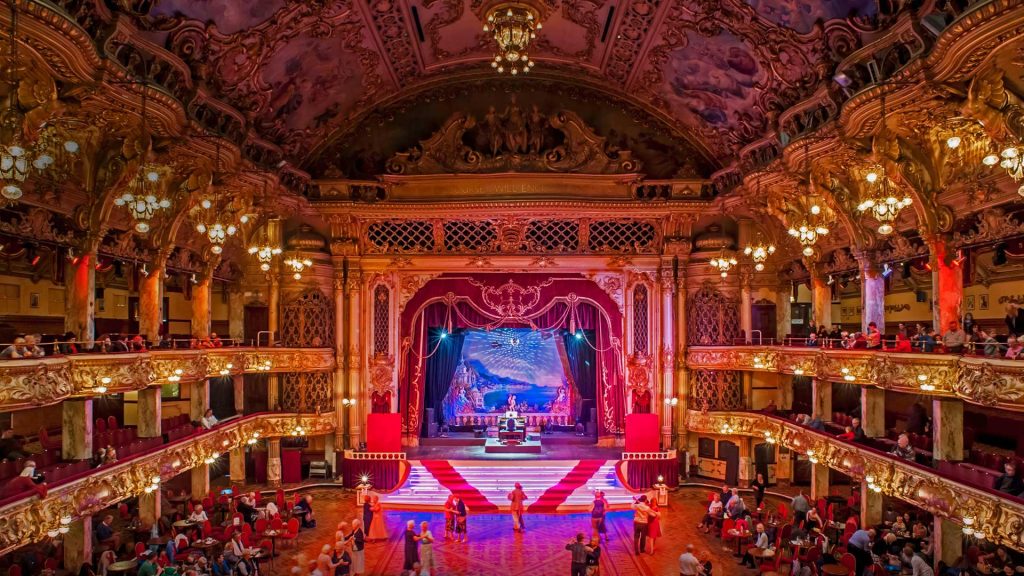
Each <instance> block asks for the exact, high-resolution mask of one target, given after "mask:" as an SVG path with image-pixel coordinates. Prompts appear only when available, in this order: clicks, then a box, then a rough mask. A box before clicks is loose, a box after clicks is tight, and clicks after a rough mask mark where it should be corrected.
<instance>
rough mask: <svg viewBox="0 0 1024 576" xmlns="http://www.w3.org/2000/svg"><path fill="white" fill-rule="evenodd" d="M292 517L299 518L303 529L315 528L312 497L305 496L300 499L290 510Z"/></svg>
mask: <svg viewBox="0 0 1024 576" xmlns="http://www.w3.org/2000/svg"><path fill="white" fill-rule="evenodd" d="M292 515H293V516H297V517H298V518H299V520H300V521H301V522H302V527H303V528H316V518H314V516H313V497H312V496H310V495H309V494H306V495H305V496H303V497H302V498H300V499H299V501H298V502H296V503H295V507H294V508H292Z"/></svg>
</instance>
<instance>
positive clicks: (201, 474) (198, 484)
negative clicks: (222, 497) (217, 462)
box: [189, 464, 210, 500]
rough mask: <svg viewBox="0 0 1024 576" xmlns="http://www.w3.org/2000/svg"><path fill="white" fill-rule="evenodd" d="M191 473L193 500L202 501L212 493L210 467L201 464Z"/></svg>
mask: <svg viewBox="0 0 1024 576" xmlns="http://www.w3.org/2000/svg"><path fill="white" fill-rule="evenodd" d="M189 472H190V473H191V474H192V498H193V499H194V500H202V499H203V498H204V497H206V495H207V494H209V493H210V465H209V464H199V465H198V466H196V467H195V468H193V469H192V470H190V471H189Z"/></svg>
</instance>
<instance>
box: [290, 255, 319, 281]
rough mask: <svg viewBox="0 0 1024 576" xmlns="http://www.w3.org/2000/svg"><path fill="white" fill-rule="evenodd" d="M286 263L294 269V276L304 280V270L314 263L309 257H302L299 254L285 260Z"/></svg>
mask: <svg viewBox="0 0 1024 576" xmlns="http://www.w3.org/2000/svg"><path fill="white" fill-rule="evenodd" d="M284 265H285V266H288V267H289V268H291V269H292V278H295V279H296V280H302V271H303V270H305V269H306V268H309V267H310V266H312V265H313V261H312V260H310V259H309V258H300V257H299V255H298V254H296V255H295V256H293V257H292V258H289V259H287V260H285V261H284Z"/></svg>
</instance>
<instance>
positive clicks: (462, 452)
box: [404, 432, 622, 460]
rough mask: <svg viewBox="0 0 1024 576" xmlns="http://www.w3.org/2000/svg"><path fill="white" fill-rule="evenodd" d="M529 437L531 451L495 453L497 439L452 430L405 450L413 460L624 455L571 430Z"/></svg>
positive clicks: (609, 458)
mask: <svg viewBox="0 0 1024 576" xmlns="http://www.w3.org/2000/svg"><path fill="white" fill-rule="evenodd" d="M528 438H529V439H530V440H531V443H532V442H536V444H537V447H536V448H533V449H531V450H530V451H529V452H523V451H505V452H500V453H497V452H492V451H489V450H487V446H488V440H493V442H494V443H497V439H496V438H495V439H488V438H485V437H479V438H478V437H476V436H474V434H473V433H472V432H452V433H450V434H449V435H448V437H446V438H440V437H435V438H420V445H419V446H406V447H404V451H405V452H406V454H407V456H408V458H409V459H439V460H452V459H455V460H493V459H499V460H501V459H514V460H522V459H539V460H574V459H579V458H591V459H602V460H618V459H619V458H621V457H622V449H621V448H615V447H603V446H598V445H597V438H595V437H593V436H577V435H575V434H574V433H571V432H554V433H552V434H538V433H533V432H531V433H530V434H529V435H528Z"/></svg>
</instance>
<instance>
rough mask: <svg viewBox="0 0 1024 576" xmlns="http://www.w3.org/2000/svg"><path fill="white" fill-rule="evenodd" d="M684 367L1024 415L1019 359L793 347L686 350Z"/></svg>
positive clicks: (1022, 368)
mask: <svg viewBox="0 0 1024 576" xmlns="http://www.w3.org/2000/svg"><path fill="white" fill-rule="evenodd" d="M686 365H687V366H688V367H689V368H691V369H697V370H745V371H754V372H771V373H777V374H792V375H796V376H810V377H815V378H822V379H825V380H829V381H833V382H846V383H850V384H859V385H862V386H877V387H879V388H884V389H887V390H893V391H896V392H908V393H913V394H928V395H931V396H937V397H948V398H959V399H961V400H964V401H965V402H970V403H972V404H977V405H979V406H986V407H994V408H1002V409H1005V410H1013V411H1024V362H1021V361H1019V360H1002V359H997V358H986V357H982V356H969V355H968V356H961V355H956V354H927V353H902V352H886V351H875V350H844V349H833V348H811V347H799V346H691V347H689V348H687V354H686Z"/></svg>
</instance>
